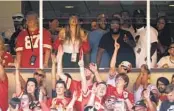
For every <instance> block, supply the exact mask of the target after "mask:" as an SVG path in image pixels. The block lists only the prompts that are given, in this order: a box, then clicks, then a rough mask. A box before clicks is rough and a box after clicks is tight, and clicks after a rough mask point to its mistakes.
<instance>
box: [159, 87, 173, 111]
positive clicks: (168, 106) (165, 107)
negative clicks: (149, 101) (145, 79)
mask: <svg viewBox="0 0 174 111" xmlns="http://www.w3.org/2000/svg"><path fill="white" fill-rule="evenodd" d="M165 92H166V94H167V100H166V101H163V102H162V104H161V107H160V111H173V110H174V85H173V84H169V85H168V86H167V87H166V91H165Z"/></svg>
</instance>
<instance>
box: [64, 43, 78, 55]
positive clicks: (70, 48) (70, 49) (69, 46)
mask: <svg viewBox="0 0 174 111" xmlns="http://www.w3.org/2000/svg"><path fill="white" fill-rule="evenodd" d="M79 47H80V45H79V41H75V43H74V44H73V43H72V42H71V41H66V42H65V43H64V44H63V51H64V52H65V53H69V54H71V53H79Z"/></svg>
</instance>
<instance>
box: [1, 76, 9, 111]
mask: <svg viewBox="0 0 174 111" xmlns="http://www.w3.org/2000/svg"><path fill="white" fill-rule="evenodd" d="M0 108H1V109H2V111H7V109H8V78H7V76H6V77H5V80H4V81H2V80H0Z"/></svg>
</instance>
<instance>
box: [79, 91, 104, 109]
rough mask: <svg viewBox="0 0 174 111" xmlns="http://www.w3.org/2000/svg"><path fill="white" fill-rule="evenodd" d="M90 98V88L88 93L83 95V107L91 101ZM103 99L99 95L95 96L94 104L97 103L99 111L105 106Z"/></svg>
mask: <svg viewBox="0 0 174 111" xmlns="http://www.w3.org/2000/svg"><path fill="white" fill-rule="evenodd" d="M90 98H91V91H90V90H88V92H87V95H86V94H85V95H83V99H82V107H83V109H84V108H85V106H86V105H87V104H88V101H89V99H90ZM103 99H104V98H102V99H99V98H98V97H97V96H95V98H94V105H95V108H96V109H97V111H99V110H100V111H102V110H103V109H104V106H103V104H104V100H103Z"/></svg>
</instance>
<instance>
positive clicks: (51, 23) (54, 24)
mask: <svg viewBox="0 0 174 111" xmlns="http://www.w3.org/2000/svg"><path fill="white" fill-rule="evenodd" d="M49 25H50V28H52V29H56V28H57V27H58V26H59V21H58V20H57V19H54V20H53V21H52V22H49Z"/></svg>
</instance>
